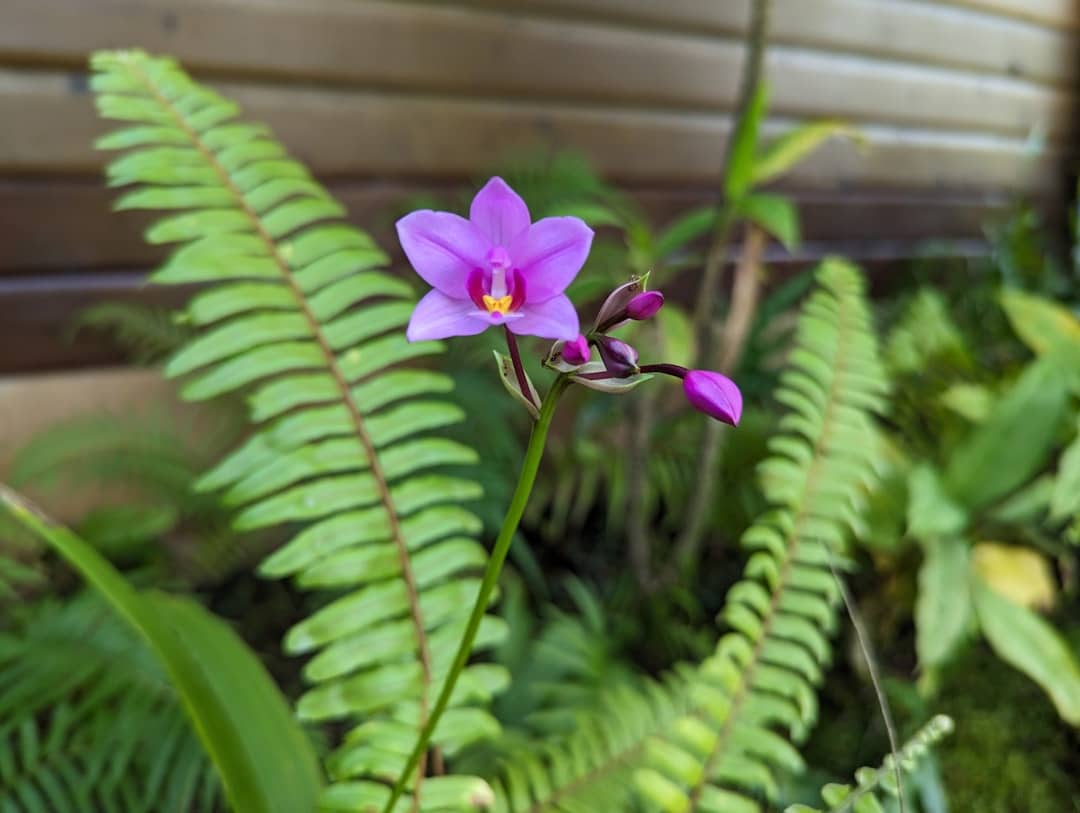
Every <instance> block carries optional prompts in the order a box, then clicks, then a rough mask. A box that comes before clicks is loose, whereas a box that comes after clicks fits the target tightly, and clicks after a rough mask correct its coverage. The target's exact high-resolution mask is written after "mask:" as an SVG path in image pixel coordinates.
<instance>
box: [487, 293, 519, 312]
mask: <svg viewBox="0 0 1080 813" xmlns="http://www.w3.org/2000/svg"><path fill="white" fill-rule="evenodd" d="M513 300H514V298H513V297H512V296H510V294H507V295H506V296H501V297H499V298H498V299H496V298H495V297H493V296H488V295H487V294H484V307H485V308H487V311H488V313H501V314H502V315H503V316H506V314H508V313H509V312H510V303H511V302H513Z"/></svg>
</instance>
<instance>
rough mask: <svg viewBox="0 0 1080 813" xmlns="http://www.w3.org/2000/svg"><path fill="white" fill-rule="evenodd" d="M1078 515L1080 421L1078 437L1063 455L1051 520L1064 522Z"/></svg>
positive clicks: (1051, 498)
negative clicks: (1063, 520)
mask: <svg viewBox="0 0 1080 813" xmlns="http://www.w3.org/2000/svg"><path fill="white" fill-rule="evenodd" d="M1076 514H1080V420H1078V421H1077V426H1076V437H1075V438H1073V442H1072V443H1070V444H1069V446H1068V448H1067V449H1065V453H1064V454H1062V455H1061V464H1060V465H1059V466H1058V474H1057V477H1056V478H1055V479H1054V491H1053V494H1052V495H1051V497H1050V516H1051V518H1053V519H1055V520H1062V519H1068V518H1069V517H1071V516H1074V515H1076Z"/></svg>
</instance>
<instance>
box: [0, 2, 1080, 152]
mask: <svg viewBox="0 0 1080 813" xmlns="http://www.w3.org/2000/svg"><path fill="white" fill-rule="evenodd" d="M804 1H805V0H804ZM12 2H13V3H14V6H11V5H10V3H12ZM832 2H836V0H832ZM847 2H848V3H849V4H850V3H852V2H853V0H847ZM8 3H9V6H8V7H7V8H6V10H5V11H4V12H2V15H3V17H2V18H0V19H6V21H7V25H2V26H0V61H2V60H3V59H5V53H7V54H8V56H7V57H6V58H7V59H8V60H29V61H30V62H39V63H48V62H50V61H52V62H54V63H55V62H56V61H60V62H61V63H63V64H72V65H75V64H81V62H82V61H83V60H84V59H85V57H86V54H87V53H88V52H89V51H91V50H93V49H96V48H104V47H114V46H117V45H121V44H126V43H131V42H138V43H140V44H142V45H143V46H144V47H146V48H148V49H149V50H153V51H164V52H170V53H174V54H175V55H177V56H178V57H179V58H180V59H181V60H183V61H184V62H185V64H188V65H190V66H191V67H192V68H193V69H203V70H205V71H207V72H209V74H211V75H221V74H232V75H236V74H244V75H257V76H259V77H260V78H261V79H263V80H271V79H272V80H278V81H289V82H295V81H297V80H304V81H312V82H334V83H348V84H350V85H352V86H357V87H363V88H371V87H375V88H383V87H393V88H401V89H408V90H412V91H422V92H427V93H451V94H457V95H467V96H483V97H504V96H505V97H512V98H514V99H515V100H524V99H530V98H533V99H535V98H539V99H552V100H556V99H557V100H567V101H574V102H577V103H595V104H602V105H612V104H619V105H622V106H636V107H659V108H665V109H681V110H705V111H721V110H729V109H730V108H731V107H733V105H734V103H735V98H736V94H737V86H738V78H739V71H740V67H741V64H742V59H743V56H742V54H743V46H742V44H741V42H740V41H739V40H738V39H731V38H725V39H720V38H717V37H705V36H685V35H674V34H657V33H649V32H644V31H636V30H627V29H621V28H613V27H611V26H603V25H595V24H591V23H581V22H576V23H570V24H567V23H565V22H561V21H552V20H547V19H529V18H522V17H520V16H517V15H513V14H507V13H498V12H485V11H475V10H473V11H469V10H462V9H457V8H444V7H434V8H433V7H429V6H415V5H412V4H400V3H398V4H387V3H382V2H357V0H307V1H306V2H305V3H303V4H301V3H300V2H299V1H298V0H288V2H272V3H267V2H265V0H259V2H253V1H252V0H242V1H240V0H232V2H226V3H222V2H216V3H212V4H210V3H207V2H205V0H198V1H196V0H185V1H184V2H178V3H177V2H171V3H169V4H168V6H162V5H160V4H158V3H154V2H151V3H146V2H143V0H93V2H86V0H8ZM719 5H723V4H719ZM888 5H889V4H873V5H872V6H868V5H867V4H866V0H862V3H861V4H856V5H855V7H854V9H842V8H838V9H837V10H836V11H835V12H834V13H833V14H831V15H829V16H828V17H826V18H825V19H830V20H831V21H832V22H831V24H827V23H825V22H823V19H822V18H821V17H820V16H816V15H815V14H814V13H811V12H808V11H807V10H806V9H805V8H804V7H793V11H792V13H790V14H788V15H787V17H795V18H796V19H795V20H794V30H796V31H798V32H800V36H799V38H798V39H796V40H794V43H795V45H794V46H790V47H789V46H784V45H778V46H776V47H773V48H771V49H770V50H769V52H768V55H767V59H766V73H767V76H768V78H769V80H770V82H771V83H772V86H773V110H774V112H775V113H776V114H778V115H781V116H839V117H843V118H849V119H852V120H855V121H869V122H874V123H890V124H901V125H914V126H928V127H946V128H954V129H969V130H977V131H985V132H995V133H1003V134H1011V135H1020V136H1023V135H1025V134H1027V133H1028V132H1029V131H1030V130H1031V129H1032V128H1033V127H1040V128H1041V129H1042V130H1043V131H1044V132H1047V133H1049V134H1050V135H1051V137H1062V138H1064V137H1067V136H1068V135H1069V134H1071V133H1072V132H1074V131H1075V127H1074V124H1075V122H1074V118H1075V117H1074V115H1073V112H1074V110H1075V108H1076V98H1075V96H1074V95H1073V94H1070V93H1068V92H1066V91H1064V90H1061V89H1056V88H1050V87H1044V86H1040V85H1037V84H1033V83H1031V82H1029V81H1026V80H1020V79H1016V78H1011V77H1003V76H988V75H983V74H979V73H972V72H969V71H956V70H950V69H942V68H935V67H928V66H926V65H911V64H907V63H903V62H897V61H889V60H882V59H879V58H877V56H876V48H875V45H876V41H875V40H873V39H871V40H869V41H865V42H862V46H861V48H860V54H859V55H851V54H844V53H839V54H837V53H833V52H832V51H829V50H821V48H820V47H817V48H816V49H815V46H820V42H819V41H820V39H821V37H820V36H819V37H816V38H815V37H814V36H813V35H812V32H814V31H818V32H819V34H820V33H822V29H824V30H825V31H832V30H836V29H842V30H845V31H848V30H850V27H851V20H856V21H860V20H861V24H857V27H858V28H860V30H862V29H865V30H866V32H867V33H869V32H871V31H873V32H876V37H877V39H878V40H882V39H886V38H890V37H892V36H893V31H894V30H896V29H899V30H900V31H906V30H908V28H909V26H910V25H911V21H910V20H909V19H908V16H898V15H895V11H894V12H883V11H881V9H882V8H888ZM916 8H917V9H918V7H916ZM856 10H858V11H859V12H860V13H855V11H856ZM840 11H850V12H851V13H849V14H847V15H846V16H844V17H840V16H838V13H839V12H840ZM947 12H952V13H951V14H950V13H945V14H944V15H943V14H941V13H938V14H937V15H935V16H933V17H932V19H931V20H928V21H927V22H926V23H925V24H919V23H917V22H916V23H915V24H914V31H915V36H916V37H918V38H919V40H920V41H924V39H925V38H924V37H923V36H922V34H923V33H924V32H926V31H936V32H938V33H937V34H936V35H935V36H937V37H938V38H940V37H942V33H941V31H940V29H941V27H942V25H941V24H942V22H943V21H946V20H949V19H951V17H956V16H959V17H961V18H963V17H964V16H971V15H964V14H959V15H957V14H956V13H955V11H953V10H947ZM890 14H893V15H894V16H893V17H890ZM777 17H778V19H787V17H785V16H784V15H783V14H782V13H778V14H777ZM841 19H842V20H843V21H844V24H843V25H840V26H838V25H837V21H838V20H841ZM963 22H964V21H963V20H959V21H955V22H954V25H953V26H951V30H949V29H950V26H944V27H945V28H946V31H945V32H944V36H945V39H939V40H938V45H940V47H942V49H945V48H946V47H947V51H946V52H947V53H951V52H953V51H955V50H957V49H956V48H955V47H954V45H955V42H956V37H957V36H959V35H960V32H961V25H960V24H961V23H963ZM999 33H1000V35H1001V37H1004V32H999ZM962 36H963V38H964V42H965V48H964V49H963V50H965V51H967V50H980V51H997V50H998V49H999V48H1000V47H1001V46H1002V42H998V41H997V40H993V41H991V40H987V41H986V42H980V41H979V40H978V38H977V37H976V38H975V39H974V40H973V39H972V34H971V32H970V31H967V30H964V33H963V35H962ZM1004 41H1007V39H1003V42H1004ZM856 42H858V40H857V41H856ZM1075 44H1076V43H1075V42H1072V43H1071V45H1072V46H1075ZM1055 50H1057V49H1055ZM1025 52H1026V51H1025ZM1010 53H1011V54H1012V55H1013V56H1015V55H1016V53H1019V51H1017V52H1016V53H1013V52H1012V51H1010ZM1039 53H1045V51H1039ZM1070 53H1071V50H1070ZM871 54H874V55H873V56H871ZM1072 62H1073V60H1069V59H1064V58H1062V59H1061V60H1060V62H1059V63H1058V64H1060V65H1071V64H1072Z"/></svg>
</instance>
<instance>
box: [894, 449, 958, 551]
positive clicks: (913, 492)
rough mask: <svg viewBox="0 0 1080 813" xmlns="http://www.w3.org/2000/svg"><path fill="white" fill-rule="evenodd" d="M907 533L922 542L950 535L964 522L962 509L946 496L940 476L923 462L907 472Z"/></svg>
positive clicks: (954, 533) (955, 532) (956, 532)
mask: <svg viewBox="0 0 1080 813" xmlns="http://www.w3.org/2000/svg"><path fill="white" fill-rule="evenodd" d="M907 516H908V533H910V534H911V535H912V536H914V537H915V538H916V539H920V540H923V541H927V540H933V539H936V538H938V537H946V536H954V535H956V534H958V533H960V532H961V531H963V530H964V528H965V527H966V526H967V524H968V516H967V513H966V512H965V511H964V509H963V508H962V507H960V506H958V505H957V504H956V503H955V502H953V500H952V499H951V498H950V496H949V494H948V492H946V490H945V486H944V485H943V484H942V482H941V476H940V475H939V474H938V471H937V469H935V468H934V467H933V466H931V465H929V464H926V463H923V464H920V465H918V466H915V467H914V468H913V469H912V470H911V472H910V474H909V475H908V514H907Z"/></svg>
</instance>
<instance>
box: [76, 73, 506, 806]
mask: <svg viewBox="0 0 1080 813" xmlns="http://www.w3.org/2000/svg"><path fill="white" fill-rule="evenodd" d="M93 65H94V68H95V71H96V75H95V77H94V80H93V87H94V90H95V92H96V93H97V103H98V109H99V111H100V113H101V114H102V115H103V116H104V117H106V118H111V119H118V120H121V121H124V122H126V123H128V124H127V126H125V127H124V128H123V129H121V130H119V131H117V132H115V133H113V134H111V135H109V136H106V137H105V138H104V139H103V140H102V141H101V142H100V144H99V146H101V147H103V148H107V149H124V150H128V152H127V153H126V154H125V155H124V156H122V157H120V158H118V159H116V160H114V161H113V162H112V163H111V164H110V166H109V168H108V179H109V183H110V185H112V186H128V185H135V186H136V188H135V189H134V190H133V191H129V192H127V193H126V194H125V195H124V196H123V197H122V198H121V199H120V201H119V203H118V208H120V209H160V210H167V212H168V213H167V214H166V215H165V216H164V217H163V218H162V219H160V220H159V221H158V222H157V223H156V224H155V225H153V226H152V227H151V228H150V229H149V230H148V232H147V239H148V240H149V241H150V242H152V243H179V244H180V246H179V248H177V249H176V251H175V252H174V253H173V254H172V256H171V257H170V258H169V260H168V261H167V262H166V263H165V264H164V266H163V267H162V268H161V269H160V270H159V271H157V273H156V274H155V275H154V280H155V281H156V282H159V283H167V284H189V283H199V284H203V285H205V286H206V287H205V289H204V290H203V291H202V292H201V293H199V294H198V295H197V296H196V297H195V298H194V299H193V300H192V301H191V302H190V304H189V305H188V307H187V311H186V318H187V319H188V321H189V322H190V323H191V324H192V325H194V326H195V327H197V328H199V330H200V334H199V336H198V337H197V338H195V339H194V340H193V341H191V342H189V343H187V344H186V345H185V346H184V347H183V348H182V349H181V350H180V351H179V352H178V353H176V354H175V355H174V356H173V357H172V358H171V360H170V361H169V363H168V365H167V367H166V372H167V373H168V374H169V375H171V376H186V377H188V378H187V383H186V385H185V386H184V388H183V393H184V395H185V396H186V397H187V398H189V399H193V400H202V399H208V398H213V397H216V396H219V395H223V394H226V393H231V392H234V391H236V390H240V389H247V390H249V391H250V395H249V399H248V403H249V406H250V414H251V417H252V419H253V420H254V421H256V422H258V423H259V424H260V427H259V429H258V430H257V431H256V432H255V433H254V434H253V435H252V436H251V438H250V439H249V440H248V441H247V442H246V443H245V444H243V445H242V446H241V447H240V448H239V449H238V450H236V451H235V452H234V453H233V454H231V455H230V456H229V457H227V458H226V459H225V460H224V461H223V462H222V463H221V464H220V465H218V466H217V467H216V468H215V469H213V470H212V471H211V472H210V473H209V474H207V475H206V476H205V477H204V478H203V479H202V481H201V487H202V488H203V489H205V490H219V491H221V492H222V493H223V494H224V498H225V500H226V502H227V503H229V504H230V505H231V506H233V507H235V508H236V510H237V511H238V515H237V516H238V519H237V522H236V525H237V527H238V528H241V529H255V528H262V527H265V526H269V525H278V524H283V523H289V524H302V525H303V526H305V527H303V528H302V530H300V531H299V533H298V534H297V535H296V536H295V537H294V538H293V539H292V541H290V542H289V543H288V544H286V545H285V546H284V547H282V548H281V549H280V550H278V551H277V552H276V553H275V554H273V555H272V556H270V557H269V558H268V559H267V560H266V561H265V562H264V563H263V566H262V572H263V573H264V574H266V575H268V576H274V577H278V578H286V577H292V578H295V579H296V580H297V581H298V583H299V584H300V585H301V586H302V587H304V588H306V589H309V590H312V591H321V592H323V594H324V595H326V596H327V597H328V600H327V602H326V603H325V605H324V606H323V607H322V608H321V609H319V610H318V611H317V612H316V613H315V614H314V615H312V616H311V617H309V618H308V619H306V620H305V621H303V622H301V623H300V624H298V625H297V626H296V627H294V628H293V629H292V630H291V631H290V633H289V635H288V636H287V638H286V648H287V649H288V651H290V652H291V653H294V654H311V655H313V656H314V657H313V658H312V660H311V661H310V662H309V663H308V664H307V668H306V672H305V674H306V677H307V679H308V680H309V681H310V682H311V683H312V686H311V688H310V689H309V690H308V691H307V692H306V694H305V695H304V696H303V697H302V698H301V700H300V702H299V713H300V715H301V716H302V717H303V718H306V719H309V720H319V721H323V720H343V721H348V722H349V723H352V724H354V726H355V727H354V728H352V730H351V731H350V732H349V733H348V735H347V736H346V738H345V742H344V743H343V745H342V746H341V747H340V748H339V749H338V751H337V752H336V753H335V754H334V756H333V758H332V759H331V761H330V763H329V766H328V767H329V768H330V771H331V773H332V775H333V777H334V778H335V779H337V780H338V781H339V784H337V785H335V786H333V787H331V788H330V789H329V791H328V792H327V794H326V796H325V799H324V805H325V806H326V807H327V809H334V810H337V809H342V810H353V811H355V810H360V811H363V810H367V809H369V807H371V808H378V807H381V806H382V804H383V803H384V801H385V799H386V796H387V789H386V787H385V782H387V781H392V780H393V779H395V778H396V776H397V775H398V773H399V772H400V771H401V769H402V768H403V766H404V763H405V760H406V757H407V756H408V753H409V748H411V744H412V741H413V740H414V738H415V734H416V732H417V730H418V729H419V728H420V727H421V726H422V724H423V722H424V721H425V720H426V718H427V714H428V707H429V703H430V702H432V701H433V698H434V696H435V695H436V694H437V693H438V690H439V688H440V686H441V683H442V681H443V678H444V675H445V673H446V671H447V669H448V667H449V662H450V660H451V658H452V656H453V654H454V648H455V646H456V644H457V642H458V640H459V639H460V637H461V631H462V629H463V627H464V624H465V619H466V616H467V615H468V611H469V608H470V606H471V604H472V602H473V600H474V598H475V596H476V593H477V588H478V582H477V581H476V580H475V579H473V578H471V577H470V575H469V574H470V572H471V571H473V570H474V569H476V568H477V567H479V566H482V565H483V563H484V562H485V560H486V554H485V551H484V549H483V548H482V547H481V546H480V545H479V544H478V543H477V542H476V541H475V539H474V538H473V536H474V535H475V534H476V532H477V531H478V529H479V526H480V523H479V520H477V518H476V517H475V516H474V515H473V514H471V513H470V512H468V511H466V510H464V509H463V508H461V507H460V505H459V503H461V502H463V501H467V500H470V499H474V498H476V497H477V496H479V494H478V488H477V486H476V485H475V484H474V483H473V482H471V481H469V480H466V479H461V478H459V477H451V476H446V475H443V474H440V473H438V471H437V470H438V468H439V467H442V466H450V465H460V464H465V463H471V462H473V461H474V459H475V454H474V453H473V451H472V450H471V449H469V448H468V447H466V446H464V445H462V444H460V443H455V442H451V441H449V440H446V439H440V438H434V437H430V436H427V435H425V434H424V433H426V432H429V431H431V430H435V429H439V428H440V427H444V426H446V425H448V424H450V423H453V422H455V421H457V420H459V419H460V418H461V417H462V416H461V412H460V410H458V409H457V408H456V407H454V406H452V405H451V404H449V403H448V402H447V401H446V400H444V399H442V398H440V397H439V396H440V395H441V394H443V393H445V392H446V391H447V390H448V389H449V388H450V382H449V379H447V378H446V377H444V376H441V375H437V374H434V373H431V372H427V371H423V370H417V369H402V368H400V367H399V366H398V365H400V364H401V363H402V362H406V361H409V360H412V359H416V358H419V357H422V356H426V355H430V354H432V353H434V352H437V351H438V350H439V349H440V347H439V345H438V344H435V343H425V344H409V343H408V342H406V340H405V337H404V332H403V329H402V328H403V327H404V325H405V324H406V322H407V321H408V318H409V314H410V312H411V310H412V307H413V299H412V292H411V290H410V289H409V287H408V286H407V285H406V284H405V283H403V282H402V281H400V280H398V279H397V278H395V277H393V276H391V275H389V274H386V273H384V272H383V271H380V270H378V269H379V268H381V267H382V266H383V265H385V263H386V257H385V255H384V254H383V253H382V251H380V250H379V249H378V248H377V247H376V246H375V245H374V243H373V242H372V240H371V238H370V237H368V235H366V234H364V233H363V232H361V231H359V230H357V229H355V228H352V227H351V226H348V225H346V224H345V223H344V222H342V216H343V215H344V209H343V208H342V207H341V205H340V204H338V203H337V202H335V201H334V200H333V199H332V198H331V197H330V196H329V195H328V193H327V192H326V191H325V190H324V189H323V188H322V187H321V186H319V185H318V184H317V183H316V182H315V181H314V180H313V179H312V178H311V176H310V175H309V173H308V172H307V170H306V169H304V167H303V166H301V165H300V164H299V163H298V162H296V161H295V160H293V159H291V158H290V157H289V156H288V154H287V153H286V151H285V149H284V148H283V147H282V146H281V145H280V144H278V143H277V142H276V141H275V140H274V139H273V137H272V136H271V134H270V133H269V131H268V130H267V128H265V127H263V126H262V125H258V124H249V123H244V122H240V121H237V119H236V116H237V114H238V109H237V107H236V105H234V104H233V103H231V102H229V101H227V100H225V99H223V98H222V97H221V96H219V95H218V94H216V93H214V92H213V91H211V90H209V89H207V88H204V87H202V86H200V85H198V84H197V83H195V82H194V81H192V80H191V79H190V78H189V77H188V76H187V75H185V74H184V73H183V72H182V71H181V70H180V68H179V67H178V66H177V65H176V64H175V63H174V62H172V61H171V60H167V59H158V58H152V57H149V56H147V55H145V54H142V53H138V52H116V53H102V54H98V55H97V56H96V57H95V58H94V61H93ZM502 632H503V629H502V627H501V624H500V622H499V621H498V619H495V618H493V617H492V618H489V619H487V620H486V622H485V623H484V624H483V625H482V627H481V631H480V636H479V639H478V645H479V646H488V645H490V644H491V643H492V642H494V641H495V640H497V639H498V638H499V636H500V635H501V634H502ZM505 679H506V678H505V673H504V671H503V670H501V669H499V668H497V667H493V666H486V665H475V666H473V667H470V668H469V669H468V670H466V672H465V673H464V674H463V675H462V679H461V680H460V682H459V684H458V687H457V691H456V693H455V695H454V698H453V700H452V708H451V709H450V710H449V711H448V712H447V714H446V715H445V716H444V717H443V719H442V722H441V724H440V726H439V728H438V730H437V731H436V732H435V737H434V744H435V746H436V750H435V751H434V752H433V753H432V760H431V766H430V767H431V768H432V770H433V771H434V772H436V773H438V772H439V770H440V763H441V757H442V755H443V754H452V753H453V752H454V751H455V750H456V749H458V748H460V747H462V746H463V745H465V744H466V743H468V742H470V741H471V740H474V739H476V738H478V737H481V736H485V735H488V734H491V733H493V732H494V731H495V730H497V723H496V722H495V720H494V718H493V717H491V716H490V714H488V713H487V712H486V710H484V708H483V704H484V703H485V702H486V701H487V700H488V699H489V698H490V696H491V694H492V693H493V692H494V691H495V690H497V689H498V688H499V687H501V686H502V685H503V684H504V683H505ZM418 777H422V772H418ZM413 790H414V792H415V793H416V796H417V798H414V799H412V800H411V801H409V802H408V805H409V807H407V808H405V809H413V810H417V809H419V810H424V811H427V810H432V811H435V810H439V811H441V810H447V809H464V808H468V807H470V806H475V805H476V804H477V803H480V802H483V801H484V800H485V799H487V798H488V796H489V795H490V792H489V791H488V790H487V788H486V786H484V785H483V783H482V782H480V781H479V780H475V779H469V778H464V777H437V778H434V779H428V780H426V781H422V782H420V781H417V782H416V783H414V786H413Z"/></svg>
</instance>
